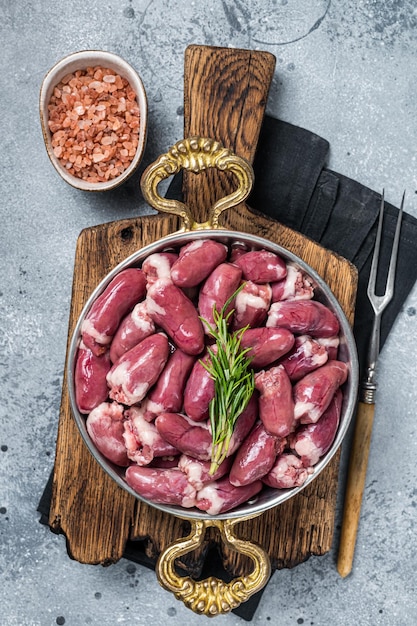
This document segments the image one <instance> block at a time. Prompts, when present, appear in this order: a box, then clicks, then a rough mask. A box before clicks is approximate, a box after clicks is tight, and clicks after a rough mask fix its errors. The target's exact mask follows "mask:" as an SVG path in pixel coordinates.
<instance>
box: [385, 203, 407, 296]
mask: <svg viewBox="0 0 417 626" xmlns="http://www.w3.org/2000/svg"><path fill="white" fill-rule="evenodd" d="M404 199H405V191H404V193H403V197H402V200H401V206H400V210H399V212H398V218H397V226H396V227H395V235H394V242H393V244H392V251H391V260H390V264H389V270H388V278H387V289H386V292H385V293H386V294H387V295H389V299H388V301H387V304H388V302H389V301H390V300H391V298H392V296H393V294H394V280H395V271H396V268H397V257H398V246H399V244H400V231H401V221H402V217H403V208H404Z"/></svg>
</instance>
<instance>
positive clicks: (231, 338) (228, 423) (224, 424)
mask: <svg viewBox="0 0 417 626" xmlns="http://www.w3.org/2000/svg"><path fill="white" fill-rule="evenodd" d="M242 288H243V284H242V285H241V286H240V287H239V289H237V290H236V291H235V293H234V294H232V296H231V297H230V298H229V299H228V300H227V302H226V303H225V304H224V306H223V307H222V309H221V311H220V313H219V312H218V311H217V309H216V306H215V305H214V306H213V321H214V324H213V325H211V324H210V323H209V322H207V320H205V319H203V318H201V320H202V321H203V323H204V324H206V325H207V328H208V330H209V333H210V335H211V336H212V337H213V338H214V339H215V340H216V348H215V349H211V348H208V353H209V355H210V359H209V361H208V362H207V363H204V362H203V361H200V363H201V364H202V365H203V367H205V369H206V370H207V371H208V372H209V374H210V376H211V377H212V378H213V380H214V389H215V395H214V398H213V400H212V401H211V402H210V407H209V415H210V425H211V435H212V442H213V443H212V453H211V467H210V474H214V472H215V471H216V470H217V468H218V467H219V465H220V464H221V463H222V461H224V459H225V458H226V455H227V451H228V449H229V445H230V440H231V438H232V435H233V431H234V427H235V424H236V420H237V418H238V417H239V415H240V414H241V413H242V412H243V411H244V410H245V409H246V407H247V406H248V403H249V400H250V399H251V397H252V394H253V390H254V388H255V378H254V373H253V370H252V369H251V368H250V359H249V358H248V356H247V353H248V352H249V351H250V348H247V349H245V350H242V349H241V340H242V335H243V333H244V332H245V331H246V330H247V329H248V328H249V326H245V327H244V328H241V329H239V330H237V331H236V332H233V333H230V332H229V322H230V318H231V316H232V315H233V311H234V310H233V309H232V310H231V311H229V313H226V311H227V308H228V307H229V305H230V303H231V302H232V300H233V299H234V298H235V297H236V295H237V294H238V293H239V292H240V290H241V289H242Z"/></svg>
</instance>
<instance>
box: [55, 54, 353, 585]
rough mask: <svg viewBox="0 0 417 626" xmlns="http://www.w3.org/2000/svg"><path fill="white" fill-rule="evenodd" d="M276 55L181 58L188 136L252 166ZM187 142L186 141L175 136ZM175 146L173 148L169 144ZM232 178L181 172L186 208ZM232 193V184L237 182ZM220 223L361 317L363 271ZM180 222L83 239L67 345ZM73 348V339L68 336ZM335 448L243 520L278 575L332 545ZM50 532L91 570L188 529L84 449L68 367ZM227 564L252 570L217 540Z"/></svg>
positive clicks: (98, 232)
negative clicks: (97, 304) (304, 269)
mask: <svg viewBox="0 0 417 626" xmlns="http://www.w3.org/2000/svg"><path fill="white" fill-rule="evenodd" d="M274 67H275V59H274V57H273V56H272V55H270V54H269V53H265V52H254V51H249V50H236V49H229V48H212V47H202V46H190V47H189V48H187V50H186V53H185V94H184V104H185V129H184V136H190V135H204V136H208V137H213V138H215V139H217V140H219V141H221V142H222V143H223V144H224V145H225V146H227V147H230V148H231V149H232V150H233V151H234V152H235V153H236V154H238V155H239V156H243V157H246V158H247V159H248V160H249V161H253V157H254V154H255V150H256V146H257V141H258V136H259V130H260V126H261V122H262V119H263V116H264V111H265V104H266V100H267V95H268V91H269V86H270V83H271V80H272V76H273V72H274ZM178 139H179V138H178ZM167 148H168V146H167ZM231 185H232V183H231V181H230V180H229V178H228V177H227V176H224V175H222V174H221V173H219V172H217V171H210V172H208V173H207V175H206V173H203V174H200V175H198V176H195V175H192V174H187V175H184V193H185V196H186V199H187V202H188V204H189V205H190V206H191V208H192V209H193V211H194V215H196V216H199V221H204V215H205V212H206V210H207V208H208V207H209V206H211V204H212V203H213V202H214V201H215V200H216V199H217V198H219V197H221V196H224V195H226V194H227V193H229V191H230V189H231ZM232 186H233V185H232ZM224 225H225V226H227V227H230V228H233V229H235V230H238V231H244V232H248V233H253V234H256V235H259V236H262V237H265V238H267V239H269V240H271V241H274V242H276V243H279V244H281V245H282V246H284V247H286V248H288V249H289V250H291V251H292V252H294V253H295V254H297V255H299V256H300V257H302V258H303V259H304V260H305V261H306V262H307V263H309V264H310V265H311V266H312V267H313V268H314V269H316V271H317V272H318V273H319V274H320V275H321V276H322V277H323V278H324V279H325V281H326V282H327V283H328V284H329V286H330V287H331V289H332V290H333V292H334V294H335V295H336V297H337V298H338V300H339V302H340V304H341V306H342V308H343V309H344V311H345V313H346V315H347V317H348V319H349V321H350V322H351V323H352V322H353V314H354V303H355V298H356V283H357V275H356V269H355V268H354V267H353V266H352V265H351V264H350V263H349V262H348V261H346V260H345V259H343V258H341V257H339V256H338V255H336V254H334V253H333V252H331V251H328V250H324V249H323V248H321V247H320V246H318V245H317V244H315V243H314V242H312V241H310V240H308V239H306V238H305V237H303V236H302V235H300V234H299V233H296V232H294V231H292V230H290V229H288V228H286V227H284V226H282V225H281V224H279V223H277V222H275V221H273V220H271V219H269V218H267V217H265V216H263V215H260V214H255V213H254V212H252V211H251V210H250V209H249V208H248V207H246V206H245V205H240V206H239V207H238V208H236V209H233V211H229V212H228V213H227V214H226V215H225V218H224ZM178 227H179V223H178V221H177V218H175V217H173V216H169V215H152V216H145V217H141V218H137V219H126V220H121V221H117V222H112V223H108V224H102V225H99V226H96V227H93V228H88V229H85V230H83V231H82V232H81V234H80V236H79V239H78V242H77V248H76V255H75V264H74V281H73V291H72V299H71V308H70V320H69V338H70V337H71V335H72V332H73V329H74V326H75V324H76V321H77V318H78V316H79V314H80V312H81V309H82V307H83V305H84V303H85V301H86V300H87V298H88V297H89V295H90V293H91V292H92V290H93V289H94V287H95V286H96V285H97V284H98V282H100V280H101V279H102V278H104V276H105V275H106V274H107V273H108V272H109V271H110V270H111V269H112V268H113V267H114V266H115V265H117V264H118V263H119V262H120V261H122V260H123V259H125V258H126V257H127V256H128V255H130V254H132V253H133V252H135V251H136V250H137V249H139V248H141V247H143V246H144V245H146V244H148V243H151V242H153V241H155V240H157V239H159V238H161V237H163V236H165V235H167V234H170V233H172V232H174V231H175V230H177V229H178ZM68 341H69V339H68ZM339 457H340V452H338V453H337V454H336V455H335V457H334V458H333V459H332V461H331V462H330V463H329V465H328V466H327V467H326V468H325V469H324V470H323V471H322V473H321V474H320V475H319V476H318V478H317V479H316V480H315V481H313V483H311V484H310V485H309V486H308V487H307V488H306V489H304V490H303V491H302V492H301V493H300V494H298V495H297V496H296V497H294V498H292V499H290V500H289V501H287V502H285V503H283V504H281V505H280V506H279V507H276V508H275V509H271V510H269V511H267V512H265V513H264V514H263V515H262V516H260V517H258V518H256V519H253V520H250V521H245V522H242V523H240V524H239V525H238V526H237V528H236V533H237V535H238V536H241V537H242V538H247V539H251V540H252V541H257V542H259V543H260V544H261V545H262V546H263V547H264V548H265V549H266V551H267V552H268V554H269V556H270V558H271V563H272V568H273V569H279V568H283V567H293V566H294V565H297V564H298V563H301V562H302V561H304V560H306V559H307V558H308V557H309V556H310V555H311V554H314V555H323V554H325V553H326V552H328V551H329V549H330V547H331V542H332V537H333V529H334V520H335V506H336V495H337V488H338V469H339ZM49 523H50V527H51V529H52V530H54V531H55V532H63V533H64V534H65V536H66V538H67V548H68V552H69V554H70V556H71V557H72V558H74V559H76V560H77V561H80V562H82V563H89V564H98V563H101V564H105V565H107V564H110V563H114V562H116V561H117V560H118V559H120V558H121V557H122V556H123V551H124V547H125V545H126V542H127V541H128V540H130V539H133V540H142V541H143V545H144V551H145V553H146V555H147V556H148V557H150V558H151V559H154V560H156V559H157V557H158V555H159V554H160V552H161V551H162V550H163V549H164V548H165V547H166V546H167V545H168V544H170V543H171V542H172V541H174V540H175V539H177V538H179V537H182V536H184V535H185V534H187V533H188V528H189V527H188V523H187V522H186V521H182V520H179V519H177V518H175V517H174V516H172V515H169V514H166V513H163V512H161V511H158V510H156V509H154V508H153V507H150V506H148V505H146V504H144V503H142V502H140V501H138V500H136V499H135V498H133V497H132V496H131V495H129V494H128V493H126V492H125V491H124V490H122V489H121V488H119V487H118V486H117V485H116V484H115V483H114V482H113V481H112V480H111V479H110V478H109V477H108V476H107V474H105V473H104V471H103V470H102V469H101V467H100V466H99V465H98V463H97V462H96V461H95V460H94V459H93V457H92V456H91V455H90V453H89V452H88V450H87V448H86V446H85V445H84V443H83V441H82V438H81V436H80V434H79V432H78V430H77V427H76V424H75V421H74V420H73V418H72V416H71V410H70V404H69V398H68V390H67V376H66V369H65V373H64V382H63V389H62V401H61V409H60V416H59V427H58V436H57V445H56V458H55V466H54V476H53V493H52V501H51V508H50V518H49ZM218 543H219V540H218V537H217V535H216V531H215V530H214V529H209V531H208V533H207V537H206V542H205V544H204V545H203V546H202V548H201V549H200V551H199V552H195V553H192V554H190V555H188V556H187V557H186V558H184V561H183V562H182V563H181V565H182V566H183V568H184V569H185V570H186V571H187V572H188V573H190V574H191V575H194V576H196V575H199V573H200V572H201V569H202V566H203V564H204V558H205V554H206V552H207V549H208V547H209V546H212V545H217V544H218ZM219 547H220V550H221V555H222V560H223V564H224V566H225V568H226V569H227V570H228V571H229V572H230V573H231V574H232V575H234V576H237V575H242V574H245V573H247V567H248V564H247V562H246V560H245V557H242V556H239V555H236V554H235V553H234V552H231V551H229V550H227V549H226V548H224V546H222V545H220V546H219Z"/></svg>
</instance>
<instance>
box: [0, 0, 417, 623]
mask: <svg viewBox="0 0 417 626" xmlns="http://www.w3.org/2000/svg"><path fill="white" fill-rule="evenodd" d="M0 34H1V36H0V38H1V53H0V55H1V57H0V58H1V77H2V82H1V84H2V87H1V94H0V125H1V133H0V137H1V144H2V148H1V166H0V181H1V205H0V206H1V229H0V250H1V264H0V276H1V283H0V315H1V317H0V320H1V322H0V379H1V402H0V411H1V413H0V415H1V421H0V424H1V432H0V473H1V483H0V541H1V545H0V577H1V578H0V581H1V582H0V624H4V625H7V626H49V625H54V624H61V625H62V624H66V625H68V626H69V625H71V626H72V625H74V626H80V625H82V624H94V625H100V626H102V625H103V626H104V625H106V626H107V625H109V626H113V625H115V624H139V625H145V624H146V625H148V624H155V625H158V626H159V625H162V624H173V625H174V624H189V625H194V624H195V625H197V624H206V623H208V618H205V617H199V616H196V615H194V614H193V613H192V612H191V611H189V610H187V609H185V608H184V607H183V606H182V604H180V603H179V602H177V601H176V600H175V598H174V597H173V596H172V595H171V594H169V593H168V592H166V591H164V590H162V589H161V588H160V587H159V585H158V583H157V581H156V579H155V574H154V572H152V571H149V570H147V569H145V568H142V567H141V566H135V565H133V564H132V563H129V562H128V561H125V560H121V561H120V562H118V563H117V564H116V565H112V566H111V567H108V568H103V567H100V566H87V565H82V564H79V563H77V562H75V561H72V560H71V559H70V558H69V557H68V555H67V552H66V547H65V539H64V537H62V536H55V535H54V534H52V533H51V532H50V531H49V529H48V528H47V527H45V526H42V525H40V524H39V515H38V513H37V512H36V507H37V504H38V500H39V497H40V495H41V493H42V490H43V487H44V484H45V483H46V480H47V478H48V476H49V473H50V471H51V469H52V467H53V462H54V452H55V440H56V433H57V423H58V410H59V403H60V393H61V383H62V375H63V367H64V359H65V348H66V337H67V323H68V313H69V301H70V297H71V282H72V272H73V260H74V251H75V245H76V240H77V237H78V234H79V233H80V231H81V229H83V228H84V227H89V226H92V225H95V224H100V223H103V222H106V221H110V220H115V219H118V218H125V217H130V216H134V215H141V214H144V213H146V212H147V207H146V206H145V205H144V202H143V200H142V199H141V195H140V192H139V187H138V180H139V178H138V176H139V175H138V176H137V177H135V178H134V179H133V180H131V181H130V182H129V183H127V184H126V185H125V186H124V187H123V188H121V189H119V190H118V191H115V192H112V193H108V194H106V195H91V194H83V193H82V192H78V191H76V190H74V189H72V188H71V187H69V186H68V185H66V184H65V183H64V182H63V181H62V180H61V179H60V178H59V177H58V175H57V174H56V172H55V170H54V169H53V168H52V165H51V164H50V162H49V160H48V158H47V156H46V152H45V150H44V147H43V142H42V136H41V130H40V124H39V118H38V95H39V88H40V84H41V81H42V79H43V77H44V75H45V73H46V72H47V71H48V69H49V68H50V67H51V66H52V65H53V64H54V63H55V62H56V61H57V60H59V59H60V58H61V57H62V56H64V55H66V54H69V53H71V52H74V51H76V50H80V49H94V48H98V49H106V50H110V51H113V52H116V53H118V54H120V55H122V56H123V57H124V58H125V59H126V60H128V61H129V62H130V63H131V64H133V65H134V67H135V68H136V69H137V70H138V71H139V72H140V74H141V76H142V78H143V81H144V84H145V87H146V89H147V93H148V97H149V141H148V147H147V151H146V154H145V160H144V165H145V164H148V163H149V162H151V161H152V160H153V159H154V158H155V157H156V156H157V155H159V154H160V153H161V152H164V151H165V150H166V149H167V148H168V147H169V146H170V145H172V144H173V143H175V142H176V141H177V140H178V139H180V138H182V134H183V117H182V106H183V86H182V75H183V54H184V50H185V48H186V46H187V45H188V44H190V43H197V44H209V45H219V46H229V45H231V46H236V47H243V48H256V49H263V50H269V51H270V52H272V53H273V54H274V55H275V56H276V57H277V66H276V72H275V77H274V81H273V85H272V88H271V93H270V97H269V101H268V112H269V113H270V114H272V115H274V116H276V117H279V118H281V119H283V120H286V121H288V122H291V123H293V124H296V125H300V126H302V127H304V128H307V129H309V130H311V131H314V132H316V133H317V134H319V135H321V136H322V137H325V138H326V139H328V140H329V141H330V145H331V152H330V157H329V163H328V165H329V167H331V169H333V170H335V171H338V172H340V173H342V174H345V175H347V176H350V177H352V178H355V179H357V180H359V181H360V182H362V183H364V184H365V185H367V186H369V187H371V188H373V189H376V190H378V191H380V190H381V189H382V188H383V187H385V190H386V198H387V199H388V200H389V201H390V202H392V203H394V204H397V205H398V203H399V201H400V197H401V194H402V191H403V189H405V190H406V192H407V198H406V210H407V211H408V212H409V213H411V214H413V215H415V216H417V202H416V194H417V175H416V146H417V113H416V100H417V81H416V71H417V56H416V53H417V5H416V3H415V1H414V0H386V1H385V2H382V1H378V0H357V1H355V0H316V1H314V2H312V1H310V2H303V1H302V0H275V1H273V0H246V1H245V0H228V1H226V0H224V1H221V0H206V1H205V2H198V1H197V0H195V1H189V0H179V1H173V0H151V1H149V0H146V1H145V0H120V1H118V0H104V1H102V2H98V1H97V0H71V2H67V3H64V2H53V1H52V0H43V1H42V2H32V1H30V0H15V1H12V0H0ZM416 308H417V289H414V290H413V292H412V293H411V294H410V296H409V298H408V300H407V302H406V303H405V305H404V307H403V310H402V311H401V313H400V315H399V317H398V320H397V322H396V325H395V328H394V329H393V331H392V334H391V336H390V337H389V340H388V342H387V344H386V346H385V348H384V350H383V353H382V355H381V359H380V366H379V384H380V386H379V391H378V398H377V410H376V418H375V426H374V433H373V440H372V449H371V454H370V461H369V468H368V475H367V483H366V491H365V495H364V501H363V508H362V517H361V523H360V529H359V536H358V542H357V550H356V557H355V563H354V570H353V573H352V574H351V575H350V576H349V577H348V578H346V579H345V580H342V579H341V578H340V577H339V575H338V574H337V571H336V566H335V558H336V554H337V545H338V539H339V530H340V528H339V524H340V517H341V502H339V505H338V514H337V515H338V524H337V526H336V530H335V540H334V546H333V549H332V551H331V552H330V553H329V554H327V555H326V556H324V557H321V558H318V557H312V558H311V559H309V560H308V561H307V562H306V563H304V564H302V565H300V566H298V567H296V568H294V569H293V570H283V571H280V572H277V573H275V574H274V576H273V578H272V580H271V582H270V584H269V585H268V587H267V589H266V591H265V593H264V596H263V599H262V602H261V604H260V606H259V607H258V609H257V611H256V614H255V616H254V618H253V622H252V623H253V624H256V625H258V624H280V626H295V625H296V624H304V625H305V626H307V625H308V626H313V625H314V626H324V625H326V626H327V625H329V624H332V625H333V626H350V625H353V624H355V625H361V626H362V625H363V626H365V625H369V626H377V625H384V626H409V625H410V626H411V625H413V624H416V623H417V596H416V594H415V571H416V565H417V561H416V507H417V488H416V478H417V470H416V452H417V437H416V414H415V413H416V411H415V407H416V404H417V395H416V384H415V382H416V377H415V368H416V356H417V338H416V337H417V332H416V330H417V328H416V324H417V316H416ZM345 448H346V446H345ZM343 459H344V461H343V463H342V472H341V490H340V492H342V484H343V477H344V472H345V463H346V460H345V459H346V449H344V452H343ZM216 623H218V624H222V625H223V626H226V625H227V626H232V625H234V626H237V625H239V624H242V623H244V622H243V620H242V619H241V618H239V617H237V616H235V615H228V616H222V617H220V618H216Z"/></svg>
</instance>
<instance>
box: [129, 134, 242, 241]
mask: <svg viewBox="0 0 417 626" xmlns="http://www.w3.org/2000/svg"><path fill="white" fill-rule="evenodd" d="M207 168H217V169H219V170H224V171H228V172H232V173H233V174H234V175H235V176H236V178H237V181H238V187H237V189H236V191H234V192H233V193H231V194H229V195H228V196H225V197H224V198H221V199H220V200H218V201H217V202H215V204H214V205H213V206H212V207H211V208H210V210H209V219H208V220H207V222H204V223H198V222H195V220H194V218H193V216H192V215H191V212H190V210H189V208H188V207H187V206H186V205H185V204H184V203H182V202H179V200H171V199H167V198H163V197H162V196H161V195H160V194H159V193H158V190H157V187H158V185H159V183H160V182H161V181H162V180H165V179H166V178H169V177H170V176H172V175H174V174H177V173H178V172H179V171H180V170H182V169H184V170H187V171H190V172H194V173H195V174H199V173H200V172H202V171H203V170H206V169H207ZM253 177H254V175H253V169H252V166H251V165H250V163H249V162H248V161H246V160H245V159H242V158H241V157H238V156H237V155H235V154H233V153H232V152H231V151H230V150H229V149H227V148H224V147H223V145H222V144H221V143H220V142H218V141H215V140H214V139H207V138H204V137H190V138H188V139H182V140H181V141H178V142H177V143H176V144H175V145H174V146H172V148H170V149H169V151H168V152H167V153H166V154H163V155H161V156H160V157H159V158H158V159H157V160H156V161H155V162H154V163H151V165H149V166H148V167H147V168H146V170H145V171H144V173H143V175H142V179H141V189H142V193H143V197H144V198H145V200H146V201H147V202H148V204H150V205H151V206H152V207H153V208H155V209H157V210H158V211H164V212H166V213H174V214H175V215H179V216H180V217H181V218H182V220H183V223H184V225H183V228H182V230H200V229H203V228H219V216H220V214H221V213H222V212H223V211H225V210H226V209H229V208H230V207H233V206H236V205H237V204H239V203H240V202H243V201H244V200H245V199H246V198H247V197H248V195H249V193H250V190H251V188H252V184H253Z"/></svg>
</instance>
